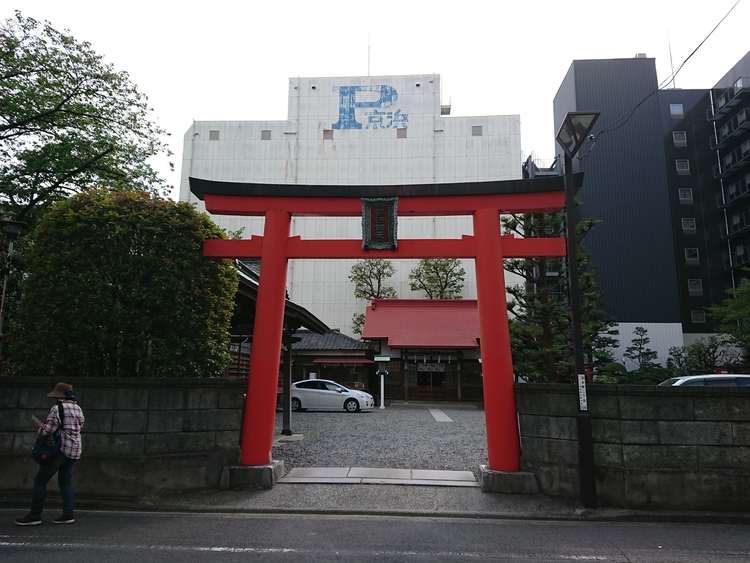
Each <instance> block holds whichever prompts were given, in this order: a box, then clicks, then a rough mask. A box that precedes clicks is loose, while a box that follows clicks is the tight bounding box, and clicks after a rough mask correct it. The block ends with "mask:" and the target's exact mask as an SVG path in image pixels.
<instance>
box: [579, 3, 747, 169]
mask: <svg viewBox="0 0 750 563" xmlns="http://www.w3.org/2000/svg"><path fill="white" fill-rule="evenodd" d="M740 2H741V0H737V2H735V3H734V5H733V6H732V7H731V8H729V11H728V12H727V13H726V14H724V17H723V18H721V20H719V23H717V24H716V25H715V26H714V28H713V29H712V30H711V31H710V32H709V33H708V35H706V37H704V38H703V41H701V42H700V43H699V44H698V46H697V47H696V48H695V49H693V51H692V52H691V53H690V54H689V55H688V56H687V57H686V58H685V60H684V61H682V64H680V66H678V67H677V70H674V71H673V72H672V73H671V74H670V75H669V76H668V77H667V78H665V79H664V80H663V81H662V82H661V84H659V85H658V86H657V87H656V89H655V90H654V91H653V92H651V93H650V94H648V95H647V96H646V97H645V98H643V99H642V100H641V101H640V102H638V103H637V104H636V105H635V106H633V107H632V108H631V109H629V110H628V111H626V112H625V113H624V114H622V115H621V116H620V117H618V118H617V119H615V120H614V121H613V122H612V123H610V124H609V125H607V126H606V127H604V128H603V129H602V130H601V131H599V132H598V133H596V134H595V135H591V136H590V138H591V137H593V139H592V143H591V146H590V147H589V149H588V150H587V151H586V154H584V155H583V156H579V157H578V158H579V160H583V159H585V158H587V157H588V156H589V154H590V153H591V151H592V150H593V149H594V146H595V145H596V141H597V140H598V138H599V136H600V135H601V134H603V133H609V132H612V131H616V130H617V129H619V128H620V127H623V126H624V125H625V124H626V123H627V122H628V121H629V120H630V118H631V117H633V114H634V113H635V112H636V110H637V109H638V108H639V107H641V106H642V105H643V104H644V103H646V101H648V100H649V98H651V97H652V96H653V95H654V94H656V93H657V92H659V91H661V90H663V89H664V88H665V87H666V85H667V84H669V83H670V82H672V81H673V80H674V79H675V77H676V76H677V74H678V73H679V72H680V71H681V70H682V67H684V66H685V64H686V63H687V62H688V61H689V60H690V59H691V58H692V57H693V55H695V53H697V52H698V50H699V49H700V48H701V47H702V46H703V44H704V43H705V42H706V41H708V39H709V38H710V37H711V36H712V35H713V34H714V32H715V31H716V30H717V29H718V28H719V26H720V25H721V24H722V23H724V20H726V19H727V18H728V17H729V14H731V13H732V11H733V10H734V9H735V8H736V7H737V5H738V4H739V3H740ZM622 120H624V121H622ZM620 121H622V123H620V124H619V125H616V124H617V123H618V122H620Z"/></svg>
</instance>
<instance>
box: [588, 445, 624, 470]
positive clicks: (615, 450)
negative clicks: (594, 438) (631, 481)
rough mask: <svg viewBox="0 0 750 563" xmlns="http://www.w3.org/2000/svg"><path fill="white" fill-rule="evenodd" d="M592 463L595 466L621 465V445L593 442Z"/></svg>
mask: <svg viewBox="0 0 750 563" xmlns="http://www.w3.org/2000/svg"><path fill="white" fill-rule="evenodd" d="M594 465H596V466H597V467H622V445H621V444H596V443H595V444H594Z"/></svg>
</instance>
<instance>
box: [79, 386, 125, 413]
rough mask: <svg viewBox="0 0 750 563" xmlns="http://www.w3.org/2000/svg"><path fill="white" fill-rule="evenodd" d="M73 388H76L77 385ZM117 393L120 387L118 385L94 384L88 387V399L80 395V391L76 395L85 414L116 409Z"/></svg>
mask: <svg viewBox="0 0 750 563" xmlns="http://www.w3.org/2000/svg"><path fill="white" fill-rule="evenodd" d="M92 383H93V382H92ZM73 388H74V389H75V386H74V387H73ZM117 394H118V389H117V388H116V387H109V386H106V387H105V386H95V384H92V385H91V386H89V387H88V388H87V389H86V400H85V401H84V400H83V399H82V398H81V397H79V396H78V391H76V397H77V399H78V402H79V404H80V405H81V408H82V409H83V412H84V414H86V413H87V412H88V411H94V410H107V411H112V410H114V409H115V408H117Z"/></svg>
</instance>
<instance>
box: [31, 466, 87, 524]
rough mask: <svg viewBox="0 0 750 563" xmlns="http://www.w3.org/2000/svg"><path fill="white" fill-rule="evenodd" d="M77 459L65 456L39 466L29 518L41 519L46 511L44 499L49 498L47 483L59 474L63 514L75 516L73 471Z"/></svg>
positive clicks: (58, 482)
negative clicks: (44, 510)
mask: <svg viewBox="0 0 750 563" xmlns="http://www.w3.org/2000/svg"><path fill="white" fill-rule="evenodd" d="M76 462H78V460H77V459H70V458H69V457H65V454H62V453H61V454H60V455H58V456H56V457H55V458H54V459H52V461H50V462H48V463H46V464H44V465H40V466H39V472H38V473H37V474H36V477H35V478H34V493H33V495H32V497H31V512H30V513H29V516H33V517H35V518H40V517H41V516H42V509H44V499H45V498H47V483H48V482H49V480H50V479H52V476H53V475H54V474H55V473H57V484H58V485H60V493H61V494H62V501H63V514H66V515H67V514H73V484H72V483H71V481H72V480H73V471H75V468H76Z"/></svg>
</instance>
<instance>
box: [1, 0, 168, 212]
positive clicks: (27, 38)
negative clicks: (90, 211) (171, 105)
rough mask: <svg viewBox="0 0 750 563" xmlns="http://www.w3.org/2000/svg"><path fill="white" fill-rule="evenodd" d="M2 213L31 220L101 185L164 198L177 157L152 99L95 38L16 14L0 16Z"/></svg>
mask: <svg viewBox="0 0 750 563" xmlns="http://www.w3.org/2000/svg"><path fill="white" fill-rule="evenodd" d="M0 42H1V43H2V49H0V100H1V102H0V215H4V216H5V217H6V218H12V219H15V220H18V221H24V222H26V223H28V224H29V225H30V226H32V227H33V225H35V224H36V222H37V221H38V220H39V219H40V217H41V216H42V215H43V213H44V211H45V209H46V208H47V207H48V206H50V205H51V204H53V203H55V202H56V201H60V200H62V199H66V198H68V197H70V196H71V195H72V194H75V193H79V192H81V191H84V190H87V189H91V188H97V189H109V190H120V191H135V190H144V191H149V192H152V193H160V194H162V195H166V194H167V193H168V191H169V189H170V188H169V186H167V184H166V181H165V180H163V179H162V178H160V177H159V175H158V174H157V172H156V171H155V170H154V169H153V168H152V167H151V165H150V164H149V159H151V157H154V156H156V155H159V154H164V155H167V156H169V155H171V152H170V150H169V148H168V147H167V145H166V144H165V143H164V142H163V141H162V140H161V138H162V137H163V136H164V135H165V134H166V132H165V131H164V130H163V129H161V128H160V127H158V126H156V125H155V124H154V122H152V120H151V115H150V114H151V111H152V110H151V109H150V108H149V106H148V104H147V98H146V96H145V95H144V94H142V93H141V92H139V91H138V89H137V87H136V86H135V85H134V84H132V83H131V81H130V78H129V76H128V74H127V73H126V72H122V71H117V70H115V68H114V67H113V66H112V65H111V64H108V63H105V62H104V60H103V58H102V56H100V55H98V54H97V53H96V52H95V51H94V50H93V48H92V46H91V45H90V44H89V43H86V42H80V41H77V40H76V39H75V38H74V37H72V36H71V35H70V33H69V32H67V31H62V32H61V31H57V30H55V29H54V28H53V27H52V26H51V24H50V23H49V22H39V21H37V20H34V19H32V18H27V17H24V16H22V15H21V13H20V12H18V11H17V12H16V14H15V17H12V18H8V19H6V20H4V21H2V22H0Z"/></svg>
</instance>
